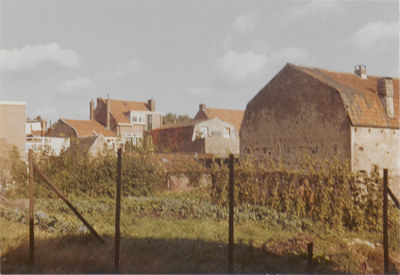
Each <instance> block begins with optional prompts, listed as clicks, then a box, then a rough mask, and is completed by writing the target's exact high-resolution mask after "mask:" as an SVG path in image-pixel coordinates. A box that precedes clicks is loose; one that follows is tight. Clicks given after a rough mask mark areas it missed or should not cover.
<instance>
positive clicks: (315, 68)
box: [287, 63, 399, 79]
mask: <svg viewBox="0 0 400 275" xmlns="http://www.w3.org/2000/svg"><path fill="white" fill-rule="evenodd" d="M287 64H288V65H290V66H293V67H298V68H304V69H312V70H319V71H326V72H331V73H338V74H348V75H354V76H358V75H356V74H355V73H352V72H339V71H335V70H329V69H324V68H317V67H306V66H303V65H295V64H293V63H287ZM367 77H376V78H392V79H399V78H398V77H390V76H377V75H369V74H367Z"/></svg>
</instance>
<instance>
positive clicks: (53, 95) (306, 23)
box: [0, 0, 399, 123]
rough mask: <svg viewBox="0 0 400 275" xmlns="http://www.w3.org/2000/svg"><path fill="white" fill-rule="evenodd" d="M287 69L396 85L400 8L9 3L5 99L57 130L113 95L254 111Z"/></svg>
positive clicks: (3, 20) (154, 0)
mask: <svg viewBox="0 0 400 275" xmlns="http://www.w3.org/2000/svg"><path fill="white" fill-rule="evenodd" d="M287 63H292V64H295V65H301V66H307V67H317V68H323V69H329V70H334V71H339V72H350V73H353V72H354V66H355V65H366V66H367V74H369V75H375V76H387V77H396V78H398V77H399V2H398V1H267V0H264V1H262V0H257V1H252V0H246V1H244V0H240V1H239V0H212V1H211V0H200V1H198V0H190V1H188V0H176V1H171V0H129V1H123V0H119V1H111V0H107V1H106V0H81V1H72V0H68V1H66V0H57V1H54V0H51V1H50V0H47V1H39V0H26V1H22V0H12V1H10V0H1V1H0V100H1V101H25V102H26V103H27V105H26V108H27V116H28V117H30V118H34V117H36V116H38V115H40V116H41V117H42V118H44V119H46V120H47V121H51V122H52V123H54V122H56V121H57V120H58V119H60V118H68V119H89V102H90V101H91V99H93V100H94V101H95V102H96V98H98V97H103V98H107V96H109V98H110V99H118V100H127V101H147V100H149V99H155V101H156V111H157V112H160V113H161V114H162V115H166V114H167V113H173V114H177V115H185V114H187V115H189V116H190V117H194V116H195V115H196V113H197V111H198V109H199V104H206V106H207V107H210V108H224V109H235V110H245V109H246V105H247V103H248V102H249V101H250V100H251V99H252V98H253V97H254V96H255V95H256V94H257V93H258V92H259V91H260V90H261V89H262V88H263V87H264V86H265V85H266V84H268V82H269V81H270V80H271V79H272V78H273V77H274V76H275V75H276V74H277V73H278V72H279V71H280V70H281V69H282V68H283V67H284V66H285V65H286V64H287Z"/></svg>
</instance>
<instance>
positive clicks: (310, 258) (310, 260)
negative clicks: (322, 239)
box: [307, 243, 314, 272]
mask: <svg viewBox="0 0 400 275" xmlns="http://www.w3.org/2000/svg"><path fill="white" fill-rule="evenodd" d="M313 249H314V248H313V243H309V244H307V250H308V262H307V269H308V272H313V269H314V266H313V258H314V255H313V254H314V252H313Z"/></svg>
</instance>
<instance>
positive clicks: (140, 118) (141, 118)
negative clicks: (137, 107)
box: [131, 113, 145, 124]
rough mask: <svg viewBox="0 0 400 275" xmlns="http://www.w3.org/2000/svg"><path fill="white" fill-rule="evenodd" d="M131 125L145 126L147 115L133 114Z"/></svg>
mask: <svg viewBox="0 0 400 275" xmlns="http://www.w3.org/2000/svg"><path fill="white" fill-rule="evenodd" d="M131 123H135V124H145V115H144V114H143V113H131Z"/></svg>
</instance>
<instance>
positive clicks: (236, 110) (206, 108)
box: [206, 107, 244, 112]
mask: <svg viewBox="0 0 400 275" xmlns="http://www.w3.org/2000/svg"><path fill="white" fill-rule="evenodd" d="M208 109H214V110H227V111H239V112H244V110H237V109H224V108H209V107H206V111H207V110H208Z"/></svg>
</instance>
